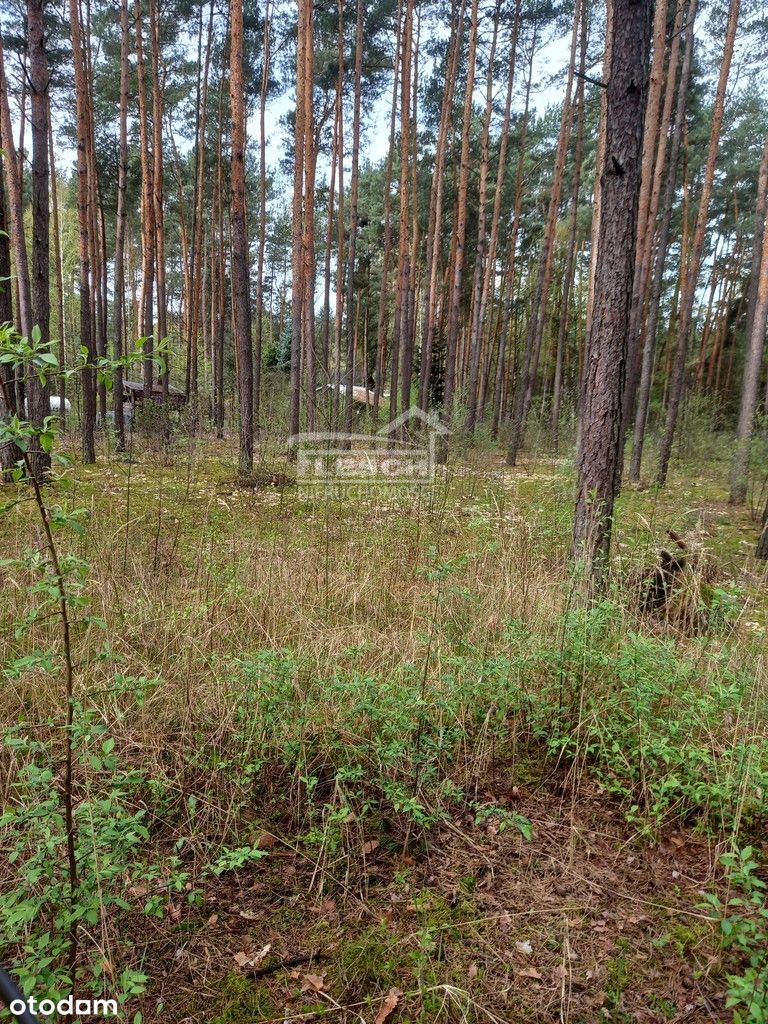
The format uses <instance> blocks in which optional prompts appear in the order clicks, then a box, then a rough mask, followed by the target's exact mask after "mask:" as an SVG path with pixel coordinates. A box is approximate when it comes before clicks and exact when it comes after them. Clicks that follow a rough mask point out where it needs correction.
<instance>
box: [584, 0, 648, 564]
mask: <svg viewBox="0 0 768 1024" xmlns="http://www.w3.org/2000/svg"><path fill="white" fill-rule="evenodd" d="M652 13H653V3H652V0H640V2H637V0H614V4H613V18H612V24H611V40H610V44H609V45H610V54H611V60H610V65H609V74H608V77H607V83H606V120H605V154H604V159H603V163H602V165H601V166H600V168H599V170H600V175H601V190H602V200H601V202H602V207H601V211H600V235H599V241H598V247H599V252H600V260H599V265H598V270H597V275H596V278H595V291H594V301H593V309H592V315H593V323H592V325H591V327H590V335H591V337H590V344H589V350H588V352H587V357H586V365H585V374H584V378H585V380H584V383H585V387H584V406H583V412H582V435H581V444H580V446H579V454H578V462H577V467H578V482H577V495H576V508H575V512H574V519H573V546H572V554H573V557H574V558H575V559H577V560H578V561H579V562H580V563H582V564H583V566H584V568H585V571H586V574H587V580H588V581H589V582H590V583H592V584H598V583H599V582H600V580H601V577H602V575H603V572H604V570H605V566H606V562H607V558H608V553H609V550H610V541H611V527H612V518H613V507H614V496H615V493H616V482H617V475H618V474H617V466H618V464H619V462H620V459H621V447H622V446H621V426H622V404H623V399H624V393H623V392H624V384H625V374H626V360H627V349H628V331H629V313H630V302H631V297H632V280H633V274H634V262H635V250H636V244H637V206H638V199H639V192H640V163H641V156H642V143H643V123H644V119H645V103H646V96H647V88H648V66H649V51H650V37H651V20H652Z"/></svg>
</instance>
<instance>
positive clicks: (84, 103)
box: [69, 0, 96, 463]
mask: <svg viewBox="0 0 768 1024" xmlns="http://www.w3.org/2000/svg"><path fill="white" fill-rule="evenodd" d="M69 23H70V28H71V33H72V59H73V64H74V68H75V107H76V119H77V221H78V227H79V236H78V237H79V246H80V248H79V253H80V347H81V348H82V349H85V359H86V362H85V366H84V367H83V377H82V379H83V461H84V462H86V463H93V462H95V461H96V442H95V437H94V432H95V427H96V370H95V364H96V346H95V342H94V337H93V332H92V330H91V242H90V228H91V213H90V201H91V188H90V184H89V181H88V165H89V159H88V150H89V140H90V137H91V131H90V124H89V110H90V103H89V101H88V82H87V80H86V71H85V55H84V53H83V32H82V25H81V23H80V8H79V4H78V0H69Z"/></svg>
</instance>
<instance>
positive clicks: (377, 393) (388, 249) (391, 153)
mask: <svg viewBox="0 0 768 1024" xmlns="http://www.w3.org/2000/svg"><path fill="white" fill-rule="evenodd" d="M395 18H396V28H395V60H394V73H393V76H392V78H393V82H392V106H391V108H390V115H389V146H388V147H387V163H386V169H385V171H384V199H383V213H384V244H383V247H382V257H381V286H380V289H379V319H378V323H377V327H376V374H375V378H376V379H375V381H374V385H373V420H374V422H378V418H379V403H380V402H381V395H382V392H383V390H384V385H385V379H386V373H387V327H388V325H389V317H388V316H387V300H388V298H389V264H390V259H391V255H392V166H393V163H394V157H395V125H396V124H397V90H398V84H399V72H400V64H399V60H398V56H399V53H400V32H401V25H402V0H398V3H397V12H396V15H395ZM423 360H424V354H423V353H422V369H423Z"/></svg>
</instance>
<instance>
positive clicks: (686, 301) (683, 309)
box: [656, 0, 740, 487]
mask: <svg viewBox="0 0 768 1024" xmlns="http://www.w3.org/2000/svg"><path fill="white" fill-rule="evenodd" d="M739 10H740V0H730V5H729V8H728V26H727V29H726V34H725V43H724V49H723V61H722V64H721V65H720V76H719V78H718V83H717V92H716V94H715V105H714V110H713V113H712V130H711V135H710V140H709V153H708V155H707V164H706V168H705V171H704V182H703V185H702V190H701V198H700V200H699V210H698V215H697V217H696V228H695V231H694V235H693V251H692V253H691V261H690V265H689V266H688V268H687V271H686V281H685V289H684V290H683V292H682V296H681V301H680V323H679V327H678V339H677V352H676V354H675V362H674V367H673V370H672V379H671V381H670V389H669V407H668V410H667V423H666V428H665V431H664V437H663V439H662V442H661V446H660V449H659V467H658V472H657V476H656V480H657V483H658V484H659V486H661V487H663V486H664V484H665V483H666V481H667V472H668V470H669V462H670V459H671V457H672V443H673V441H674V439H675V432H676V430H677V421H678V419H679V416H680V406H681V405H682V400H683V392H684V390H685V368H686V361H687V357H688V344H689V340H690V334H691V326H692V320H693V306H694V299H695V297H696V285H697V282H698V277H699V270H700V269H701V261H702V255H703V252H704V240H705V235H706V228H707V221H708V219H709V203H710V197H711V195H712V183H713V181H714V177H715V164H716V163H717V151H718V147H719V144H720V132H721V129H722V125H723V111H724V109H725V92H726V88H727V86H728V75H729V73H730V70H731V61H732V59H733V44H734V40H735V38H736V26H737V24H738V20H739Z"/></svg>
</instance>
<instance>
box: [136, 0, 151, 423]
mask: <svg viewBox="0 0 768 1024" xmlns="http://www.w3.org/2000/svg"><path fill="white" fill-rule="evenodd" d="M141 4H142V0H135V5H134V31H135V34H136V78H137V93H138V104H139V156H140V160H141V217H140V221H141V291H140V294H139V330H140V331H141V333H142V336H143V337H144V339H145V340H144V403H145V408H147V409H148V408H149V404H148V403H149V402H151V401H152V384H153V380H154V369H153V351H154V346H153V335H154V330H155V318H154V313H153V308H152V306H153V303H152V298H153V292H154V283H155V214H154V209H155V207H154V186H153V183H152V170H153V164H152V157H151V153H150V148H149V110H148V106H147V86H146V69H145V64H144V38H143V15H142V9H141Z"/></svg>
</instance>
